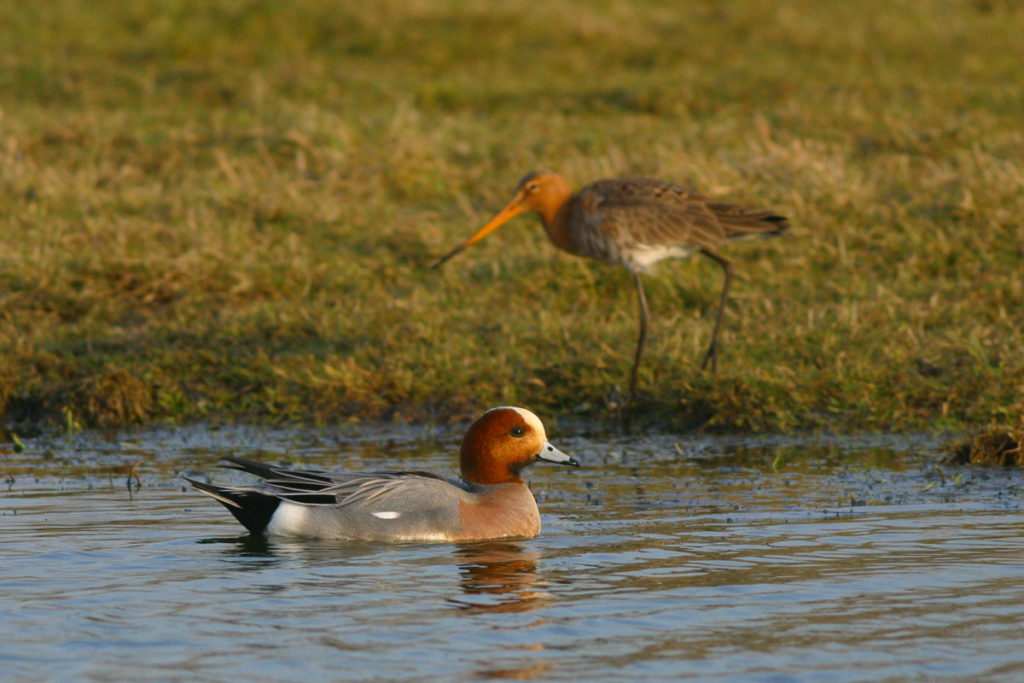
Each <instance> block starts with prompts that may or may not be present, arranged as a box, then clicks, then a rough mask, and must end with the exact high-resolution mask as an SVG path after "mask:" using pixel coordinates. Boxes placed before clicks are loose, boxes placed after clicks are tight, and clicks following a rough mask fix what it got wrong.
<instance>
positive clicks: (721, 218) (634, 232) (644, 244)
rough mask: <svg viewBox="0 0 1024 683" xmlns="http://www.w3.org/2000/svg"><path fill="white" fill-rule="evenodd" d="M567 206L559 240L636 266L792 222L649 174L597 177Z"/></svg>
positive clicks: (592, 255)
mask: <svg viewBox="0 0 1024 683" xmlns="http://www.w3.org/2000/svg"><path fill="white" fill-rule="evenodd" d="M562 210H563V211H564V212H565V213H564V217H561V218H562V221H559V222H561V223H562V226H560V227H562V230H564V234H565V242H566V244H565V245H560V246H563V248H565V249H567V250H568V251H572V252H574V253H577V254H580V255H582V256H588V257H590V258H594V259H597V260H600V261H607V262H609V263H618V264H621V265H624V266H626V267H627V268H629V269H630V270H633V271H643V270H646V269H647V268H649V267H650V266H652V265H653V264H655V263H657V262H658V261H661V260H662V259H666V258H681V257H684V256H687V255H689V254H691V253H692V252H694V251H697V250H700V249H705V250H715V249H717V248H718V247H720V246H721V245H722V244H723V243H724V242H726V241H730V240H738V239H747V238H753V237H770V236H773V235H779V234H781V233H783V232H785V231H786V230H787V229H788V228H789V222H788V221H787V220H786V218H785V217H783V216H779V215H776V214H774V213H772V212H771V211H767V210H764V209H749V208H744V207H741V206H738V205H735V204H724V203H720V202H713V201H709V200H708V198H707V197H704V196H703V195H701V194H699V193H697V192H694V191H693V190H689V189H687V188H685V187H683V186H681V185H675V184H673V183H666V182H663V181H660V180H653V179H650V178H610V179H606V180H598V181H596V182H594V183H591V184H590V185H587V186H586V187H584V188H583V189H582V190H580V191H579V192H578V193H576V194H574V195H573V196H572V197H571V198H570V199H569V201H568V202H566V204H565V206H564V208H563V209H562ZM545 227H547V226H545ZM556 244H557V240H556Z"/></svg>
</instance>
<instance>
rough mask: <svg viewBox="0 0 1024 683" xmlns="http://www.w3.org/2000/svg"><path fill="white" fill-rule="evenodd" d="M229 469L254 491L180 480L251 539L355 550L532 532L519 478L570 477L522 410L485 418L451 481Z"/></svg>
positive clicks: (571, 461)
mask: <svg viewBox="0 0 1024 683" xmlns="http://www.w3.org/2000/svg"><path fill="white" fill-rule="evenodd" d="M225 460H227V461H228V462H230V463H232V464H231V465H230V467H232V468H234V469H238V470H242V471H244V472H248V473H250V474H255V475H256V476H259V477H262V478H263V479H264V482H263V484H262V485H257V486H219V485H214V484H208V483H203V482H199V481H193V480H192V479H188V481H189V483H191V484H192V486H194V487H195V488H197V489H199V490H200V491H202V492H203V493H205V494H207V495H209V496H212V497H213V498H215V499H217V501H219V502H220V503H221V504H222V505H224V507H226V508H227V509H228V511H230V512H231V514H233V515H234V516H235V518H236V519H238V521H239V522H241V523H242V524H243V525H245V528H247V529H248V530H249V531H250V532H252V533H254V534H278V535H283V536H305V537H312V538H338V539H346V540H363V541H484V540H492V539H499V538H529V537H532V536H536V535H537V534H538V533H539V532H540V512H539V511H538V510H537V501H536V500H535V499H534V497H533V493H531V492H530V487H529V486H527V485H526V482H524V481H523V479H522V477H521V476H520V474H521V472H522V471H523V470H524V469H525V468H526V467H529V466H530V465H532V464H533V463H535V462H537V461H538V460H545V461H547V462H554V463H561V464H564V465H572V466H574V467H579V463H578V462H577V461H576V459H575V458H571V457H569V456H568V455H566V454H565V453H562V452H561V451H559V450H558V449H557V448H555V447H554V446H552V445H551V444H550V443H548V440H547V435H546V434H545V432H544V425H543V424H541V421H540V419H539V418H538V417H537V416H536V415H534V414H533V413H531V412H530V411H529V410H526V409H524V408H511V407H504V408H494V409H492V410H488V411H487V412H486V413H484V414H483V415H482V416H481V417H480V418H478V419H477V421H476V422H474V423H473V424H472V425H470V427H469V430H468V431H467V432H466V435H465V437H463V439H462V447H461V448H460V450H459V466H460V469H461V471H462V479H461V480H450V479H443V478H442V477H439V476H437V475H435V474H429V473H427V472H359V473H352V474H345V473H338V474H335V473H327V472H321V471H318V470H304V471H295V470H288V469H284V468H282V467H275V466H272V465H265V464H262V463H258V462H253V461H251V460H244V459H242V458H225Z"/></svg>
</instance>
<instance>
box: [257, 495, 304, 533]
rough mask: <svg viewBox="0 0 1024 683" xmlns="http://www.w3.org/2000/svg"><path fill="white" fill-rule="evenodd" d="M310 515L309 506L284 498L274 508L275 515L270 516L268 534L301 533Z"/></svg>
mask: <svg viewBox="0 0 1024 683" xmlns="http://www.w3.org/2000/svg"><path fill="white" fill-rule="evenodd" d="M308 515H309V508H307V507H306V506H305V505H298V504H296V503H289V502H288V501H286V500H282V501H281V503H280V504H279V505H278V506H277V509H276V510H274V514H273V516H272V517H271V518H270V524H268V525H267V533H268V534H284V535H288V534H301V533H302V531H303V526H305V523H306V517H307V516H308Z"/></svg>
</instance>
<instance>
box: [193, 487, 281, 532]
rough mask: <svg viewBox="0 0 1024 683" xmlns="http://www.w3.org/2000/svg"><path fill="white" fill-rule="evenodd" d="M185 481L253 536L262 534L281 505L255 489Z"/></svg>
mask: <svg viewBox="0 0 1024 683" xmlns="http://www.w3.org/2000/svg"><path fill="white" fill-rule="evenodd" d="M185 481H187V482H188V483H189V484H191V485H192V487H193V488H195V489H196V490H197V491H202V492H203V493H205V494H206V495H208V496H210V497H211V498H214V499H215V500H216V501H217V502H219V503H220V504H221V505H223V506H224V507H226V508H227V509H228V512H230V513H231V514H233V515H234V516H235V519H237V520H238V521H239V522H241V523H242V526H244V527H245V528H246V529H248V530H249V531H250V532H251V533H254V534H262V533H263V532H264V531H265V530H266V528H267V525H268V524H270V519H271V518H272V517H273V516H274V512H275V511H276V510H277V506H278V505H279V504H280V503H281V501H280V500H279V499H278V498H276V497H274V496H271V495H267V494H266V493H262V492H261V491H258V490H255V489H247V488H238V487H234V486H215V485H213V484H207V483H204V482H201V481H196V480H195V479H189V478H188V477H185Z"/></svg>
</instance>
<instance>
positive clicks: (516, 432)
mask: <svg viewBox="0 0 1024 683" xmlns="http://www.w3.org/2000/svg"><path fill="white" fill-rule="evenodd" d="M508 433H509V434H511V435H512V436H514V437H516V438H519V437H520V436H523V435H524V434H526V430H525V429H523V428H522V427H513V428H512V429H510V430H508Z"/></svg>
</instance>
